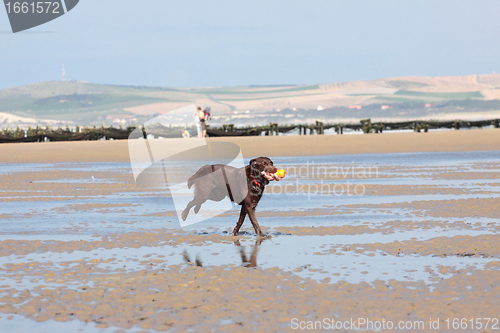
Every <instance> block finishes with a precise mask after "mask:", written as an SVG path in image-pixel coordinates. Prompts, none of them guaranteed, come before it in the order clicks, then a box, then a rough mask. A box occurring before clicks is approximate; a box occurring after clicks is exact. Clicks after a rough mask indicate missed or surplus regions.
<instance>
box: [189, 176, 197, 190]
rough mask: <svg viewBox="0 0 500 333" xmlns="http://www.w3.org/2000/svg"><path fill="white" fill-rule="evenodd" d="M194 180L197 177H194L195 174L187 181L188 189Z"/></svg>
mask: <svg viewBox="0 0 500 333" xmlns="http://www.w3.org/2000/svg"><path fill="white" fill-rule="evenodd" d="M196 178H198V177H196V173H195V174H194V175H192V176H191V178H189V180H188V188H191V186H193V184H194V181H195V179H196Z"/></svg>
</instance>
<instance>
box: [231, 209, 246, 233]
mask: <svg viewBox="0 0 500 333" xmlns="http://www.w3.org/2000/svg"><path fill="white" fill-rule="evenodd" d="M245 216H247V210H246V208H245V205H244V204H243V205H241V212H240V219H239V220H238V223H236V227H234V230H233V236H238V233H239V232H240V228H241V226H242V225H243V221H245Z"/></svg>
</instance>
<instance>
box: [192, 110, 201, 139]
mask: <svg viewBox="0 0 500 333" xmlns="http://www.w3.org/2000/svg"><path fill="white" fill-rule="evenodd" d="M194 124H195V125H196V134H197V135H198V137H199V138H201V137H202V135H203V132H202V129H201V122H200V117H198V111H197V112H196V114H195V116H194Z"/></svg>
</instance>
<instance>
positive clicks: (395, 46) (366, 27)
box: [0, 0, 500, 88]
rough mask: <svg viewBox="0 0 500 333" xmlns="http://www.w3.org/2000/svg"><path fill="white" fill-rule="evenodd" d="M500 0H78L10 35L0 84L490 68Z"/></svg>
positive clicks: (495, 54) (274, 78) (6, 29)
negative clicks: (63, 71) (66, 9)
mask: <svg viewBox="0 0 500 333" xmlns="http://www.w3.org/2000/svg"><path fill="white" fill-rule="evenodd" d="M499 13H500V1H497V0H485V1H474V0H471V1H463V0H453V1H447V0H446V1H445V0H431V1H429V0H418V1H414V0H404V1H401V0H396V1H393V0H384V1H375V0H373V1H358V0H345V1H332V0H329V1H320V0H312V1H295V0H283V1H282V0H279V1H274V0H265V1H260V0H254V1H238V0H236V1H235V0H231V1H225V0H218V1H194V0H182V1H168V0H147V1H132V0H80V2H79V4H78V5H77V6H76V7H75V8H74V9H73V10H72V11H70V12H68V13H67V14H65V15H63V16H61V17H59V18H57V19H55V20H53V21H51V22H48V23H46V24H44V25H41V26H38V27H35V28H32V29H30V30H27V31H26V32H20V33H16V34H13V33H12V31H11V30H10V25H9V21H8V17H7V13H6V11H5V10H2V9H1V8H0V63H1V64H2V65H1V66H0V88H8V87H14V86H20V85H25V84H29V83H34V82H41V81H55V80H60V79H61V64H62V62H63V61H64V64H65V69H66V78H67V79H70V80H82V81H89V82H92V83H103V84H118V85H143V86H163V87H200V86H247V85H277V84H320V83H332V82H346V81H356V80H369V79H376V78H384V77H397V76H448V75H467V74H490V73H491V72H492V71H497V72H499V73H500V20H499V19H498V15H499Z"/></svg>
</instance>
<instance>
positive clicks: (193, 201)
mask: <svg viewBox="0 0 500 333" xmlns="http://www.w3.org/2000/svg"><path fill="white" fill-rule="evenodd" d="M195 200H196V198H194V199H193V200H191V201H190V202H189V203H188V204H187V206H186V208H185V209H184V210H183V211H182V214H181V217H182V220H183V221H186V219H187V217H188V215H189V210H190V209H191V208H193V206H194V205H196V203H195Z"/></svg>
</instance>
